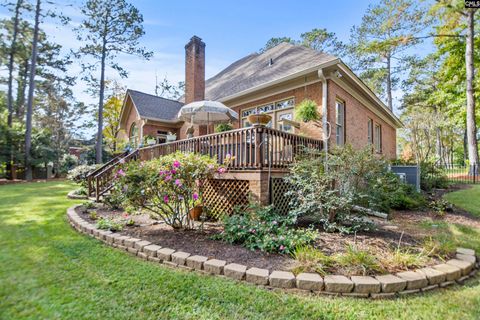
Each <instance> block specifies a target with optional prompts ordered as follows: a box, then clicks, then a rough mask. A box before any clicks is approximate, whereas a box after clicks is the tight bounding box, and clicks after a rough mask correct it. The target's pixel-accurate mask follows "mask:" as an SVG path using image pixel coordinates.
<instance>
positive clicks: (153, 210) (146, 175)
mask: <svg viewBox="0 0 480 320" xmlns="http://www.w3.org/2000/svg"><path fill="white" fill-rule="evenodd" d="M225 171H226V170H225V166H223V165H218V164H217V162H216V160H215V159H212V158H210V157H209V156H202V155H199V154H194V153H180V152H177V153H174V154H171V155H167V156H163V157H161V158H158V159H154V160H150V161H146V162H138V161H134V162H130V163H127V164H126V165H125V166H124V167H123V168H122V169H121V171H120V170H119V172H117V175H116V178H117V181H118V182H117V183H118V185H119V187H120V188H121V190H122V191H123V194H124V196H125V199H126V202H127V204H128V205H130V206H133V207H135V208H138V209H143V210H146V211H148V212H149V213H150V214H151V215H152V217H154V218H157V219H160V220H163V221H164V222H165V223H166V224H167V225H169V226H171V227H173V228H175V229H190V228H192V227H193V223H192V221H191V219H190V215H189V213H190V210H191V209H193V208H194V207H195V206H196V205H201V204H202V192H203V187H204V185H205V182H206V181H207V180H208V179H209V178H212V177H213V175H214V174H215V173H223V172H225Z"/></svg>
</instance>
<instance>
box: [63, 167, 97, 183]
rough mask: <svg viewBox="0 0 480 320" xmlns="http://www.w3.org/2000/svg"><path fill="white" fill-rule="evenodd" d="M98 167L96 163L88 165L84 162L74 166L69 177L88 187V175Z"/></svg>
mask: <svg viewBox="0 0 480 320" xmlns="http://www.w3.org/2000/svg"><path fill="white" fill-rule="evenodd" d="M95 169H97V166H96V165H87V164H83V165H80V166H77V167H75V168H73V169H72V170H70V171H68V175H67V179H69V180H71V181H73V182H75V183H78V184H79V185H81V186H82V187H84V188H86V187H88V186H87V175H88V174H89V173H90V172H92V171H94V170H95Z"/></svg>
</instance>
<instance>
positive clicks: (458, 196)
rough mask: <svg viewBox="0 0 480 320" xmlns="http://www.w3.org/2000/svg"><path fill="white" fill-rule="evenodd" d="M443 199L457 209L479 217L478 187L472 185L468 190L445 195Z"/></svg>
mask: <svg viewBox="0 0 480 320" xmlns="http://www.w3.org/2000/svg"><path fill="white" fill-rule="evenodd" d="M445 199H447V201H449V202H451V203H453V204H454V205H456V206H457V207H460V208H462V209H464V210H466V211H468V212H470V213H472V214H473V215H475V216H477V217H480V185H474V186H472V187H471V188H469V189H464V190H459V191H455V192H450V193H447V194H446V195H445Z"/></svg>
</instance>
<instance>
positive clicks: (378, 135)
mask: <svg viewBox="0 0 480 320" xmlns="http://www.w3.org/2000/svg"><path fill="white" fill-rule="evenodd" d="M374 140H375V151H376V152H378V153H381V152H382V126H381V125H379V124H375V134H374Z"/></svg>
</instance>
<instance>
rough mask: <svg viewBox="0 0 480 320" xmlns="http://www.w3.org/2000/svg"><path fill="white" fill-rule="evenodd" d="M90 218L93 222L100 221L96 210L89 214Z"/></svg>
mask: <svg viewBox="0 0 480 320" xmlns="http://www.w3.org/2000/svg"><path fill="white" fill-rule="evenodd" d="M88 216H89V217H90V219H92V220H97V219H98V215H97V211H95V210H93V211H90V213H89V214H88Z"/></svg>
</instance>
